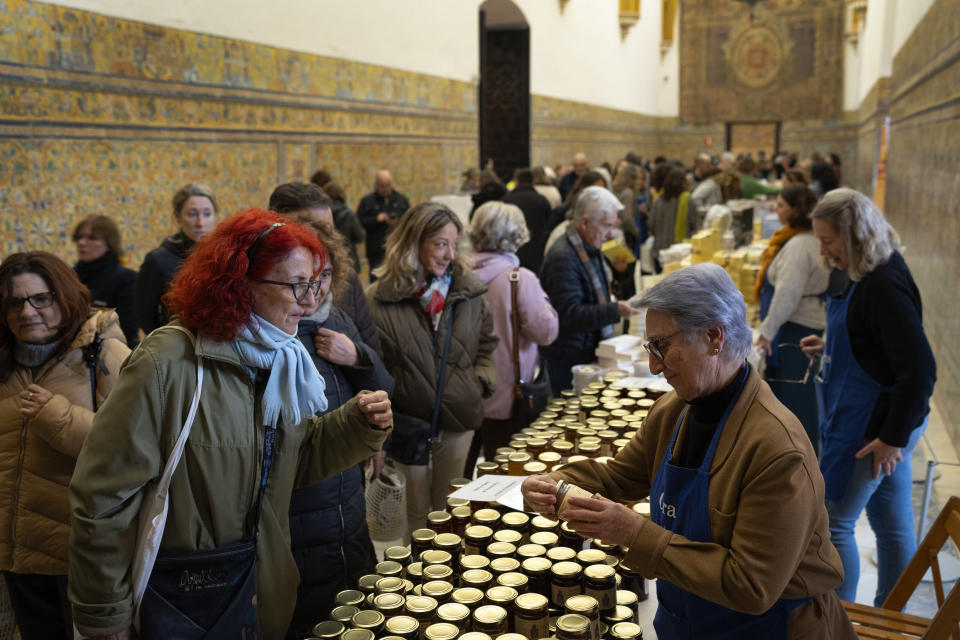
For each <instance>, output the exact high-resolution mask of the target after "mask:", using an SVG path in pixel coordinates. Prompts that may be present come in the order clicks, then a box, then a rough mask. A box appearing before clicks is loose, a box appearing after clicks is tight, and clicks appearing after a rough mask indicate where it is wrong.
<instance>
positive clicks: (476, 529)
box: [463, 514, 493, 556]
mask: <svg viewBox="0 0 960 640" xmlns="http://www.w3.org/2000/svg"><path fill="white" fill-rule="evenodd" d="M474 515H476V514H474ZM492 541H493V529H491V528H490V527H488V526H485V525H480V524H475V525H471V526H469V527H467V528H466V529H465V530H464V532H463V553H464V554H465V555H470V556H472V555H477V554H480V553H483V552H484V551H486V549H487V545H489V544H490V543H491V542H492Z"/></svg>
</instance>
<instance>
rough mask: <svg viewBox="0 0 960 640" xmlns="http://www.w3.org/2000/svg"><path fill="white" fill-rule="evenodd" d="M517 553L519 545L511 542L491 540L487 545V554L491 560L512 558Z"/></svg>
mask: <svg viewBox="0 0 960 640" xmlns="http://www.w3.org/2000/svg"><path fill="white" fill-rule="evenodd" d="M516 553H517V547H516V546H515V545H513V544H511V543H509V542H491V543H490V544H488V545H487V556H488V557H489V558H490V559H491V561H493V560H496V559H497V558H512V557H513V556H514V555H515V554H516Z"/></svg>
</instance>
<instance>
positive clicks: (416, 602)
mask: <svg viewBox="0 0 960 640" xmlns="http://www.w3.org/2000/svg"><path fill="white" fill-rule="evenodd" d="M406 607H407V611H409V612H410V613H427V612H429V611H433V610H434V609H436V608H437V601H436V600H434V599H433V598H431V597H430V596H407V603H406Z"/></svg>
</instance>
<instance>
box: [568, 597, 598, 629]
mask: <svg viewBox="0 0 960 640" xmlns="http://www.w3.org/2000/svg"><path fill="white" fill-rule="evenodd" d="M563 608H564V611H565V612H566V613H577V614H580V615H581V616H583V617H584V618H586V619H587V620H589V621H590V637H591V638H592V640H600V607H599V605H598V604H597V601H596V600H595V599H594V598H593V597H591V596H587V595H582V596H579V595H578V596H571V597H569V598H567V601H566V602H565V603H564V605H563Z"/></svg>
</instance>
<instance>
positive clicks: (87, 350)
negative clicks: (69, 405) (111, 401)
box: [82, 333, 110, 412]
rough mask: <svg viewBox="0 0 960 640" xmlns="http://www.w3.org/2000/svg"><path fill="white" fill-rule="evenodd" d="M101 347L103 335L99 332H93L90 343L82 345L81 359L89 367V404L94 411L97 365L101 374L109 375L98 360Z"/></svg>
mask: <svg viewBox="0 0 960 640" xmlns="http://www.w3.org/2000/svg"><path fill="white" fill-rule="evenodd" d="M102 348H103V336H101V335H100V334H99V333H95V334H93V340H91V341H90V344H88V345H86V346H85V347H83V349H82V351H83V361H84V362H85V363H86V364H87V367H88V368H89V369H90V406H91V407H92V408H93V410H94V412H96V410H97V367H100V370H101V371H103V375H105V376H108V375H110V370H109V369H107V365H105V364H103V361H102V360H100V350H101V349H102Z"/></svg>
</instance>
